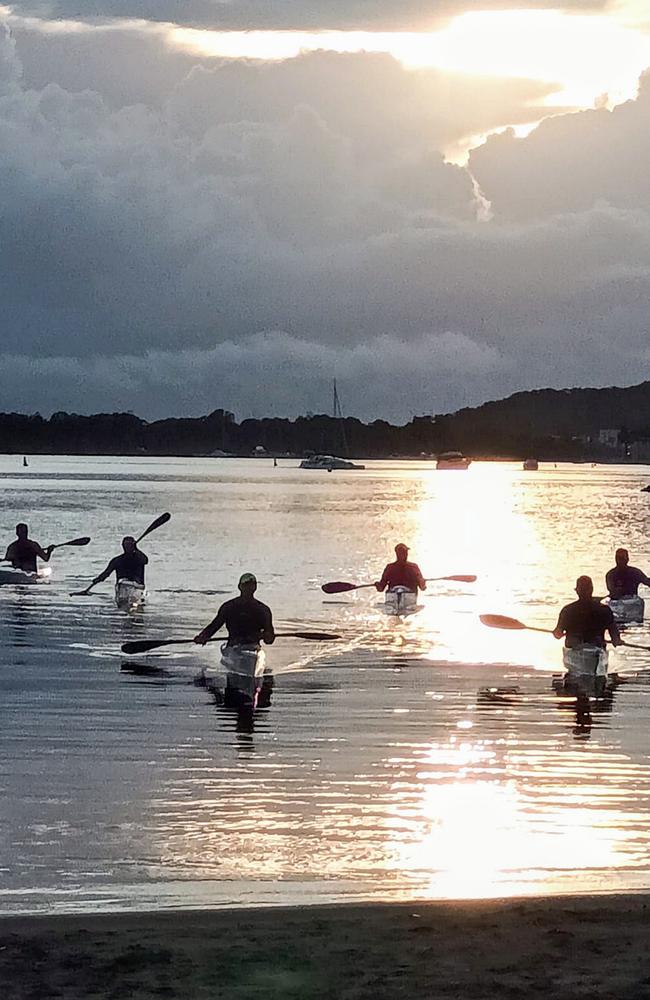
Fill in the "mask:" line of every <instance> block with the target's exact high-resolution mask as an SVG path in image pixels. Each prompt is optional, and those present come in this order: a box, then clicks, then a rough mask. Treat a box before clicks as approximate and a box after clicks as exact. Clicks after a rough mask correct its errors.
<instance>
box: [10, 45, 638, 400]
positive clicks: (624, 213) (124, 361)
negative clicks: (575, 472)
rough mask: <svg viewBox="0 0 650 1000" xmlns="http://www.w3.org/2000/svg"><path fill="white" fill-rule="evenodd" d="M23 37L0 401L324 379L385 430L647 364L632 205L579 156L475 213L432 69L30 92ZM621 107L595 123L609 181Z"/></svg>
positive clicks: (628, 139) (632, 129)
mask: <svg viewBox="0 0 650 1000" xmlns="http://www.w3.org/2000/svg"><path fill="white" fill-rule="evenodd" d="M23 44H26V42H25V40H24V39H21V40H20V44H18V46H17V48H15V47H14V46H13V44H12V42H11V40H10V39H8V38H7V37H5V36H4V34H3V35H0V56H1V58H0V66H2V67H3V69H2V77H1V79H2V80H3V81H4V83H3V96H0V294H1V296H2V303H3V327H2V344H1V346H0V352H1V353H0V392H1V393H2V400H3V404H2V405H3V408H7V407H15V408H17V409H27V410H34V409H41V410H42V411H45V412H47V411H49V410H51V409H65V408H68V409H77V410H81V411H84V410H85V411H88V410H95V409H98V408H102V409H114V408H124V409H134V410H136V411H137V412H140V413H141V414H142V415H143V416H153V415H162V414H165V413H169V412H176V413H192V412H193V413H196V412H200V411H202V410H207V409H212V408H214V407H215V406H217V405H225V406H228V407H229V408H231V409H234V410H235V411H236V412H237V413H238V414H239V415H240V416H242V415H243V416H245V415H249V414H251V413H258V414H259V413H262V412H269V413H289V414H293V413H296V412H299V411H300V410H305V409H312V410H314V409H318V408H319V404H320V400H321V399H324V398H326V397H327V384H328V382H329V379H330V378H331V377H332V376H333V375H337V376H338V377H339V379H340V382H341V391H342V392H343V394H344V399H345V400H347V403H346V408H347V409H348V411H349V412H354V413H356V414H358V415H359V416H362V417H374V416H387V417H392V418H393V419H398V418H401V417H404V418H408V417H409V416H410V414H411V413H412V412H414V411H416V412H418V411H421V412H424V411H431V410H443V409H449V408H455V407H457V406H461V405H464V404H467V403H472V402H477V401H480V400H482V399H485V398H488V397H491V396H493V395H495V394H499V393H502V392H508V391H513V390H515V389H517V388H522V387H530V386H535V385H541V384H551V385H563V384H571V383H572V382H574V383H582V384H584V383H585V382H586V381H588V382H591V383H592V384H593V383H602V382H605V383H609V382H614V381H617V382H626V381H628V382H629V381H634V380H637V379H638V372H639V365H640V364H642V363H646V362H647V356H648V352H647V348H646V346H645V339H647V338H645V339H644V329H645V328H644V323H645V304H646V302H647V298H648V277H647V275H648V265H649V262H650V206H647V205H646V206H645V208H644V207H643V206H642V207H641V208H639V207H638V206H636V205H635V207H634V209H631V208H628V207H626V205H625V204H623V203H622V202H621V204H612V203H610V204H605V203H603V199H602V197H594V192H595V191H598V190H600V188H599V187H598V185H594V184H593V183H592V180H591V179H590V178H591V177H592V174H589V169H588V168H589V164H588V163H587V162H586V161H585V163H584V164H583V165H582V167H581V169H583V171H584V174H585V185H586V187H587V189H588V190H589V191H590V192H591V194H590V196H589V198H588V199H587V200H586V201H585V199H584V198H583V190H582V187H581V186H580V185H579V184H577V183H576V184H575V185H569V191H570V192H573V199H572V200H571V199H568V201H567V203H566V205H565V207H564V210H563V211H562V212H561V213H558V212H557V211H556V209H555V206H554V205H553V204H550V205H549V203H548V202H545V201H544V192H541V193H540V194H539V195H537V194H531V195H530V197H533V196H534V197H539V199H540V204H541V208H540V210H539V211H538V212H537V213H536V214H537V216H538V218H535V219H531V218H530V217H529V216H527V217H526V218H525V219H522V220H520V219H519V218H518V212H520V210H519V209H518V205H519V203H520V198H521V194H520V189H519V188H518V187H517V184H516V183H515V181H516V178H514V177H513V176H512V175H510V183H511V185H512V191H513V194H512V199H511V200H510V201H509V200H508V192H507V190H506V189H505V188H504V190H502V191H500V192H499V194H498V197H495V199H494V207H495V218H494V220H493V221H492V222H491V223H488V224H485V223H478V222H477V221H476V218H475V207H476V206H475V202H474V194H473V186H472V180H471V177H470V176H469V175H468V173H467V172H465V171H464V170H462V169H460V168H458V167H453V166H450V165H449V164H445V163H444V162H443V159H442V157H441V154H440V152H439V150H440V148H441V145H442V144H443V142H444V141H445V140H446V138H449V136H450V135H451V128H452V124H451V123H452V115H451V113H450V111H449V109H448V108H446V107H445V106H444V101H442V100H441V99H440V91H439V90H436V87H441V86H442V83H441V81H440V80H439V79H438V78H436V77H435V75H434V76H427V75H426V74H425V75H421V74H410V73H407V72H406V71H404V70H403V69H401V68H400V67H399V66H397V64H395V63H393V62H392V61H391V60H390V59H388V58H387V57H370V56H368V57H366V56H355V57H352V56H343V57H341V56H333V55H332V54H331V53H329V54H318V55H317V56H307V57H303V58H301V59H297V60H293V61H291V62H290V63H285V64H280V65H275V64H274V65H272V66H264V67H262V68H261V67H259V66H257V65H255V66H253V65H250V64H223V65H221V64H220V65H219V66H218V67H216V68H214V69H212V70H211V71H207V70H206V69H205V67H199V68H196V69H193V70H192V71H191V72H190V74H189V75H188V76H187V77H186V78H183V79H182V80H181V81H180V82H179V83H178V85H177V86H176V87H175V88H174V89H173V90H172V91H171V93H170V95H169V97H168V98H167V99H163V100H161V101H159V102H158V103H157V104H155V105H152V104H147V103H140V104H133V105H128V104H122V103H121V102H120V101H117V102H116V101H115V100H114V99H113V98H112V97H111V98H109V97H104V96H103V95H102V94H100V93H97V92H94V91H91V90H84V91H81V92H76V93H73V92H70V91H69V90H66V89H65V88H63V87H62V86H60V85H59V84H57V83H49V84H47V85H46V86H44V87H38V88H36V87H33V86H30V85H29V84H28V83H27V81H26V79H25V75H24V70H23V67H21V62H20V58H19V56H20V49H21V47H22V46H23ZM161 58H162V57H161ZM118 71H119V67H118V66H116V67H115V72H116V73H118ZM341 78H342V81H343V82H342V83H341ZM380 82H382V84H383V85H382V86H379V83H380ZM427 94H429V95H430V100H429V101H427V98H426V95H427ZM436 95H437V97H438V100H437V101H436V99H435V98H436ZM644 99H645V98H642V100H641V101H640V102H639V104H638V105H631V106H630V107H629V108H628V109H627V111H626V114H625V117H624V118H620V119H614V117H613V116H612V117H611V120H612V121H614V120H616V121H617V122H619V125H618V126H617V127H618V131H617V133H616V143H617V146H618V149H619V155H618V156H617V157H616V158H613V160H612V162H610V169H611V170H612V171H619V173H618V175H616V174H615V176H618V177H619V178H620V183H621V184H622V183H625V184H627V185H628V186H629V185H632V180H631V179H630V175H629V173H628V174H624V173H620V171H621V170H622V169H623V168H622V166H621V165H620V164H621V162H622V161H624V160H625V158H626V155H627V151H628V150H629V149H632V150H634V149H637V148H638V145H637V144H638V143H639V142H640V140H639V139H638V136H637V131H638V128H639V118H638V117H637V116H636V112H637V111H638V112H639V114H640V115H643V113H644V104H643V100H644ZM461 107H462V104H461ZM400 109H401V114H400ZM366 118H368V119H370V121H369V122H368V123H366V122H365V119H366ZM582 120H583V119H582V118H581V117H580V116H564V119H563V121H562V122H561V126H562V130H563V134H564V135H565V142H566V144H567V148H571V146H570V142H571V137H572V135H573V133H572V128H571V125H572V123H578V124H579V123H580V122H581V121H582ZM609 120H610V119H607V121H609ZM531 138H532V139H533V144H534V142H535V141H536V140H535V139H534V138H533V137H531ZM528 141H530V140H527V142H528ZM610 141H611V138H610ZM488 148H489V149H490V151H491V150H493V149H494V148H497V147H496V146H494V145H491V144H490V143H489V144H488ZM522 148H526V144H525V143H524V147H522ZM530 148H533V147H532V146H531V147H530ZM483 155H485V156H487V152H486V153H485V154H483ZM538 155H539V154H538ZM576 155H577V154H576ZM485 162H487V160H486V161H485ZM549 165H550V167H553V158H552V157H549ZM600 169H601V168H600V167H599V170H600ZM524 173H525V172H524ZM601 173H602V170H601ZM486 176H487V175H486ZM603 176H604V174H603ZM635 176H636V175H635ZM481 179H482V180H483V173H481ZM497 179H498V175H497ZM492 180H494V178H492ZM495 183H496V182H495ZM526 183H528V184H529V183H530V182H529V181H526V179H525V178H524V179H523V180H522V182H521V186H522V187H523V186H525V184H526ZM635 183H636V181H635ZM590 185H591V187H590ZM491 186H492V185H491V184H488V183H486V187H487V188H488V193H494V192H493V191H491V190H490V188H491ZM632 187H633V185H632ZM634 190H635V191H636V196H637V199H638V194H639V190H640V188H639V187H638V184H637V187H636V188H635V189H634ZM622 197H623V196H621V198H622ZM321 405H324V404H321Z"/></svg>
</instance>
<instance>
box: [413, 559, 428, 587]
mask: <svg viewBox="0 0 650 1000" xmlns="http://www.w3.org/2000/svg"><path fill="white" fill-rule="evenodd" d="M415 568H416V570H417V571H418V587H419V588H420V590H426V589H427V581H426V580H425V579H424V577H423V576H422V570H421V569H420V567H419V566H418V564H417V563H416V564H415Z"/></svg>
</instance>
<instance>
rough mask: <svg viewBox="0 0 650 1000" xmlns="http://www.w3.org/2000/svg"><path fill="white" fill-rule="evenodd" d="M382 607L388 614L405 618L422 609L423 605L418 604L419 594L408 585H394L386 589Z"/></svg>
mask: <svg viewBox="0 0 650 1000" xmlns="http://www.w3.org/2000/svg"><path fill="white" fill-rule="evenodd" d="M382 609H383V611H384V613H385V614H387V615H394V616H396V617H400V618H405V617H406V616H407V615H414V614H416V612H418V611H420V610H421V609H422V605H421V604H418V595H417V594H415V593H413V591H412V590H409V589H408V587H392V588H391V589H390V590H387V591H386V596H385V598H384V603H383V605H382Z"/></svg>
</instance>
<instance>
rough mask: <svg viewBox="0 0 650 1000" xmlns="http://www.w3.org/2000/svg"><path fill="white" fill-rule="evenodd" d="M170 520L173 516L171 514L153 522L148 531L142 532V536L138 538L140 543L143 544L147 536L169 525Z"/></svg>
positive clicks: (161, 516) (162, 515) (163, 515)
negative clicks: (164, 525) (162, 526)
mask: <svg viewBox="0 0 650 1000" xmlns="http://www.w3.org/2000/svg"><path fill="white" fill-rule="evenodd" d="M170 518H171V514H169V513H166V514H161V515H160V517H157V518H156V520H155V521H152V522H151V524H150V525H149V527H148V528H147V530H146V531H143V532H142V534H141V535H140V537H139V538H138V541H139V542H141V541H142V539H143V538H146V536H147V535H150V534H151V532H152V531H155V530H156V528H160V527H161V525H163V524H167V522H168V521H169V519H170Z"/></svg>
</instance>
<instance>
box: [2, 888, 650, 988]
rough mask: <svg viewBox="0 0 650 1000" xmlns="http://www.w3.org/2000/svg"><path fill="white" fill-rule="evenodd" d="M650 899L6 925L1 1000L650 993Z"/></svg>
mask: <svg viewBox="0 0 650 1000" xmlns="http://www.w3.org/2000/svg"><path fill="white" fill-rule="evenodd" d="M649 913H650V896H648V895H646V894H645V893H639V894H629V895H615V896H609V895H598V896H584V897H575V896H556V897H549V898H523V899H522V898H518V899H512V900H486V901H470V902H466V901H460V902H435V903H426V902H411V903H404V904H402V903H400V904H368V905H357V904H354V905H341V906H313V907H292V908H284V907H283V908H275V907H273V908H267V909H230V910H225V911H224V910H216V911H215V910H212V911H205V910H189V911H172V912H170V911H165V912H159V913H133V912H127V913H114V914H108V915H98V914H80V915H77V916H63V917H61V916H51V917H50V916H45V917H44V916H34V917H2V918H0V987H2V989H1V990H0V993H1V995H2V996H3V997H4V998H6V1000H34V998H36V997H38V998H39V1000H40V998H42V1000H46V998H49V997H52V998H54V997H66V998H68V997H69V998H73V997H74V998H75V1000H77V998H78V1000H81V998H84V1000H86V998H91V997H92V998H96V1000H109V998H115V997H122V996H124V997H126V996H129V997H134V998H137V1000H144V998H153V997H166V998H172V1000H173V998H178V1000H181V998H183V1000H208V998H209V1000H216V998H224V1000H225V998H228V1000H244V998H252V997H255V998H257V1000H338V998H346V997H349V998H354V1000H401V998H404V1000H407V998H408V1000H432V998H437V997H450V998H452V997H453V998H456V997H466V998H469V1000H471V998H476V1000H479V998H480V1000H483V998H487V997H495V998H498V997H522V996H525V995H531V994H532V995H538V994H541V993H543V996H544V1000H566V998H567V997H589V998H590V1000H610V998H611V997H630V998H631V997H635V998H638V1000H641V998H643V997H647V996H649V995H650V955H649V952H648V948H647V927H648V914H649Z"/></svg>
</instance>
